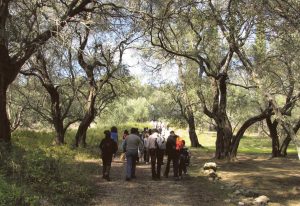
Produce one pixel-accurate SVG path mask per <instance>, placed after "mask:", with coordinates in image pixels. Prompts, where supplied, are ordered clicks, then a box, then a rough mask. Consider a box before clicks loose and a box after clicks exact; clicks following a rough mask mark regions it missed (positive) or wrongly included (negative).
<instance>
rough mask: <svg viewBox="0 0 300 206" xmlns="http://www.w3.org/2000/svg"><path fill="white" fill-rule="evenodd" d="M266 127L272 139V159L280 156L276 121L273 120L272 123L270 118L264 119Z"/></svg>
mask: <svg viewBox="0 0 300 206" xmlns="http://www.w3.org/2000/svg"><path fill="white" fill-rule="evenodd" d="M266 122H267V126H268V129H269V132H270V137H271V139H272V157H279V156H280V150H279V149H280V148H279V136H278V132H277V126H278V121H276V120H274V121H273V122H272V119H271V116H269V117H267V118H266Z"/></svg>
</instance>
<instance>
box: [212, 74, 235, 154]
mask: <svg viewBox="0 0 300 206" xmlns="http://www.w3.org/2000/svg"><path fill="white" fill-rule="evenodd" d="M226 79H227V74H220V75H219V79H218V80H215V83H214V89H215V97H214V106H213V107H214V109H213V112H214V114H215V115H214V116H215V118H214V120H215V122H216V124H217V140H216V153H215V158H217V159H225V158H226V159H230V157H231V154H230V148H231V140H232V138H233V131H232V127H231V123H230V121H229V119H228V116H227V111H226V110H227V83H226Z"/></svg>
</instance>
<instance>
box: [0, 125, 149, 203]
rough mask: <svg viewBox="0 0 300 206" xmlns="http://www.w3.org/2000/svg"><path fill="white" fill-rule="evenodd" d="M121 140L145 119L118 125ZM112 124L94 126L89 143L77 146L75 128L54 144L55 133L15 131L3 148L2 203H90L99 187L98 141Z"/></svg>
mask: <svg viewBox="0 0 300 206" xmlns="http://www.w3.org/2000/svg"><path fill="white" fill-rule="evenodd" d="M117 126H118V128H119V140H120V141H121V137H122V134H123V130H124V129H128V130H130V128H131V127H138V128H140V129H142V128H144V127H146V126H148V125H147V124H145V123H144V124H142V123H129V124H124V125H117ZM110 128H111V125H103V126H98V127H96V128H91V129H89V130H88V133H87V147H86V148H83V147H79V148H75V147H74V144H73V143H74V137H75V132H76V131H73V130H71V131H68V133H67V134H66V144H65V145H61V146H55V145H53V140H54V137H55V135H54V133H53V132H43V131H38V132H35V131H26V130H22V131H16V132H14V133H13V136H12V146H11V147H10V149H9V150H8V149H7V148H4V147H3V146H1V148H0V205H1V206H2V205H3V206H4V205H5V206H6V205H87V204H88V203H89V201H90V200H91V199H92V197H93V196H94V195H95V191H97V188H96V186H95V184H94V179H93V178H92V177H94V176H96V175H97V174H99V163H100V161H99V149H98V145H99V143H100V141H101V139H102V138H103V136H104V135H103V132H104V130H106V129H108V130H109V129H110Z"/></svg>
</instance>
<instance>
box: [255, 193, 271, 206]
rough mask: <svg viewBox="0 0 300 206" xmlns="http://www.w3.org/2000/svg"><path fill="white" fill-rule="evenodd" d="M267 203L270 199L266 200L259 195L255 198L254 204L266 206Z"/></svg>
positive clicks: (265, 197)
mask: <svg viewBox="0 0 300 206" xmlns="http://www.w3.org/2000/svg"><path fill="white" fill-rule="evenodd" d="M269 201H270V198H268V197H267V196H265V195H261V196H259V197H257V198H255V200H254V204H255V205H260V206H262V205H267V204H268V202H269Z"/></svg>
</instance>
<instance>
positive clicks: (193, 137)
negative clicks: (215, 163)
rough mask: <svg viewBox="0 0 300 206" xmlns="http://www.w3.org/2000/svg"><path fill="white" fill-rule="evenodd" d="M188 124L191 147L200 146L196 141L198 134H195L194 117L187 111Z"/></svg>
mask: <svg viewBox="0 0 300 206" xmlns="http://www.w3.org/2000/svg"><path fill="white" fill-rule="evenodd" d="M187 121H188V125H189V137H190V140H191V146H192V147H202V145H201V144H200V143H199V141H198V136H197V134H196V126H195V118H194V115H193V114H192V113H188V119H187Z"/></svg>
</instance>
